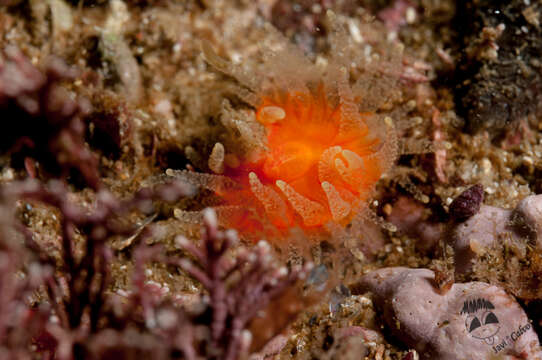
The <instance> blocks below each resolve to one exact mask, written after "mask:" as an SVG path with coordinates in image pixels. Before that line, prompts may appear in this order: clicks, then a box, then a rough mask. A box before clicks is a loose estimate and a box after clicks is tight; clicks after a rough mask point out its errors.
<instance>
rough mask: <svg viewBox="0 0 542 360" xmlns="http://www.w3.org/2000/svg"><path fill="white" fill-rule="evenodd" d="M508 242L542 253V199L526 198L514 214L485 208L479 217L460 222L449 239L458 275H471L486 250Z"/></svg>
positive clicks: (539, 196)
mask: <svg viewBox="0 0 542 360" xmlns="http://www.w3.org/2000/svg"><path fill="white" fill-rule="evenodd" d="M504 240H507V241H511V242H516V243H517V244H527V243H530V244H531V245H535V246H536V247H538V248H540V249H542V195H533V196H528V197H526V198H525V199H523V200H521V202H520V203H519V204H518V206H517V207H516V208H515V209H514V210H506V209H501V208H498V207H493V206H486V205H482V206H481V207H480V211H478V213H477V214H475V215H474V216H472V217H470V218H469V219H468V220H466V221H464V222H459V223H458V224H457V225H456V226H455V228H454V229H453V231H452V235H451V237H450V238H449V241H450V243H451V245H452V247H453V248H454V257H455V266H456V268H455V271H456V274H465V273H468V272H470V271H471V269H472V264H473V261H474V260H475V259H476V257H477V256H478V255H481V254H483V253H484V249H485V248H489V247H494V246H499V245H500V243H502V242H503V241H504Z"/></svg>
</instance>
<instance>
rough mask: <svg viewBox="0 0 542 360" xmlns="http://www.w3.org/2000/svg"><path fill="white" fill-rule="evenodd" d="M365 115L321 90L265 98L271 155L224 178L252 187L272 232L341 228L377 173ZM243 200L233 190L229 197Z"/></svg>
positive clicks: (262, 112) (262, 117)
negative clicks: (335, 225)
mask: <svg viewBox="0 0 542 360" xmlns="http://www.w3.org/2000/svg"><path fill="white" fill-rule="evenodd" d="M352 107H353V108H355V106H352ZM369 115H370V114H362V113H359V112H357V111H346V107H345V105H336V106H333V105H331V104H330V102H329V101H328V99H327V97H326V94H325V91H324V88H323V86H320V87H319V88H318V89H317V90H316V91H314V92H309V93H302V92H299V93H293V94H292V93H279V94H274V95H271V96H266V97H264V98H263V101H262V104H261V106H260V107H259V108H258V109H257V114H256V118H257V120H258V121H259V122H260V123H261V124H263V125H264V126H265V128H266V129H267V139H266V140H267V147H268V152H267V153H265V154H264V156H262V157H261V160H259V161H258V162H255V163H243V164H241V166H239V167H238V168H235V169H226V175H227V176H230V177H233V178H234V179H236V180H237V181H239V182H241V183H242V184H244V185H246V188H247V189H250V190H249V191H250V192H251V195H252V196H253V197H255V198H256V199H257V200H258V202H259V203H260V204H261V205H262V207H263V209H264V210H265V213H266V215H267V218H269V220H270V222H271V223H272V224H274V225H275V226H276V227H279V228H280V227H289V226H292V225H294V224H296V223H297V224H298V225H300V226H302V227H317V226H321V225H323V224H325V223H326V222H328V221H335V222H339V223H345V222H347V221H348V220H349V219H351V218H352V216H353V215H354V214H355V213H356V212H357V211H359V209H360V205H361V204H362V203H363V202H364V201H366V200H367V197H368V196H369V195H370V191H371V190H372V187H373V186H374V184H375V182H376V181H377V180H378V179H379V178H380V176H381V175H382V167H381V166H380V163H379V162H380V158H379V154H378V147H379V146H380V145H381V141H380V140H379V139H377V138H375V137H374V136H371V134H370V129H369V128H368V126H367V124H366V121H365V119H366V118H367V117H368V116H369ZM245 195H246V194H245ZM228 198H229V199H228ZM242 199H243V195H242V194H238V193H233V194H229V195H228V196H227V199H226V200H227V201H228V202H229V201H240V200H241V201H242ZM245 227H246V224H245ZM248 227H250V226H248ZM240 230H241V231H243V230H249V229H243V228H242V229H240Z"/></svg>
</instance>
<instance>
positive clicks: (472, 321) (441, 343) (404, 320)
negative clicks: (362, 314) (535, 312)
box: [357, 267, 542, 360]
mask: <svg viewBox="0 0 542 360" xmlns="http://www.w3.org/2000/svg"><path fill="white" fill-rule="evenodd" d="M358 285H359V287H358V289H357V291H370V292H372V293H373V294H374V300H375V305H376V306H377V307H379V308H380V309H381V310H382V312H383V316H384V320H385V322H386V323H387V325H388V326H389V327H390V329H391V330H392V332H393V334H394V335H395V336H397V338H399V339H400V340H401V341H403V342H404V343H405V344H406V345H407V346H409V347H412V348H415V349H416V350H417V351H418V352H419V353H420V357H421V358H425V359H440V360H461V359H492V358H493V357H496V358H499V359H542V351H541V350H540V346H539V341H538V337H537V335H536V333H535V331H534V330H533V327H532V324H531V323H530V321H529V319H528V318H527V316H526V314H525V312H524V311H523V309H522V308H521V307H520V306H519V304H518V303H517V302H516V301H515V299H514V298H513V297H511V296H510V295H508V294H506V292H505V291H504V290H502V289H501V288H499V287H496V286H493V285H490V284H487V283H482V282H470V283H464V284H460V283H456V284H454V285H452V287H451V289H450V290H449V291H448V292H446V293H445V294H440V293H439V292H438V291H437V288H436V287H435V286H434V273H433V272H432V271H431V270H428V269H409V268H404V267H394V268H384V269H380V270H376V271H373V272H370V273H368V274H366V275H364V276H363V277H362V278H361V280H360V282H359V284H358Z"/></svg>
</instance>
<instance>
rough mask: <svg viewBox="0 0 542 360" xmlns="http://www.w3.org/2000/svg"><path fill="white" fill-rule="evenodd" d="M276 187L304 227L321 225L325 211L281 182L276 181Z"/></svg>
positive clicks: (319, 205)
mask: <svg viewBox="0 0 542 360" xmlns="http://www.w3.org/2000/svg"><path fill="white" fill-rule="evenodd" d="M276 185H277V187H278V188H279V189H280V190H281V191H282V192H283V193H284V195H285V196H286V198H287V199H288V201H289V202H290V204H291V205H292V207H293V208H294V210H295V211H296V212H297V213H298V214H299V215H300V216H301V217H302V218H303V223H304V224H305V225H306V226H314V225H319V224H321V223H322V221H323V219H325V216H326V209H325V208H324V207H323V206H322V205H321V204H319V203H317V202H316V201H312V200H310V199H307V198H306V197H304V196H303V195H301V194H299V193H298V192H297V191H295V190H294V188H293V187H291V186H290V185H288V184H287V183H286V182H284V181H282V180H277V182H276Z"/></svg>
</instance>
